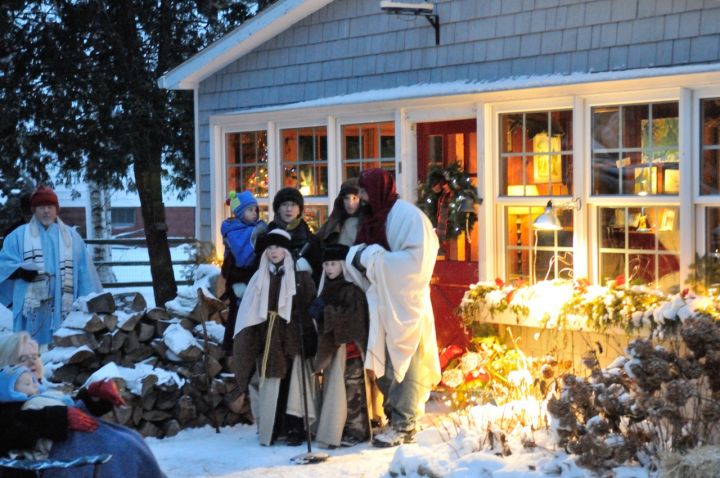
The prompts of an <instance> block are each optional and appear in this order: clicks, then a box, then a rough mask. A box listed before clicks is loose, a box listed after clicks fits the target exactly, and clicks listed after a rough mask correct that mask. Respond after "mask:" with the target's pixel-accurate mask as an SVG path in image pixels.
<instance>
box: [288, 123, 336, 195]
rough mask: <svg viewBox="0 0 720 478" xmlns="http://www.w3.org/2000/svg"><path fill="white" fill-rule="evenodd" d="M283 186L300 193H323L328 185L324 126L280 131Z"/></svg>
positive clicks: (325, 193)
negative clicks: (297, 190)
mask: <svg viewBox="0 0 720 478" xmlns="http://www.w3.org/2000/svg"><path fill="white" fill-rule="evenodd" d="M281 138H282V168H283V187H293V188H297V189H299V190H300V192H301V193H302V195H303V196H305V197H307V196H326V195H327V186H328V174H327V171H328V152H327V130H326V128H325V127H315V128H297V129H285V130H282V131H281Z"/></svg>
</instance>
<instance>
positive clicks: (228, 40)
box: [157, 0, 332, 90]
mask: <svg viewBox="0 0 720 478" xmlns="http://www.w3.org/2000/svg"><path fill="white" fill-rule="evenodd" d="M331 1H332V0H284V1H280V2H278V3H276V4H274V5H273V6H271V7H270V8H268V9H267V10H264V11H263V12H261V13H260V14H258V15H257V16H256V17H254V18H252V19H250V20H248V21H247V22H245V23H243V24H242V25H240V26H239V27H238V28H236V29H235V30H233V31H232V32H230V33H228V34H227V35H225V36H224V37H222V38H221V39H220V40H218V41H216V42H214V43H212V44H210V45H209V46H207V47H206V48H205V49H203V50H201V51H200V52H199V53H197V54H195V55H194V56H192V57H190V58H189V59H188V60H186V61H185V62H183V63H182V64H180V65H179V66H177V67H175V68H173V69H172V70H170V71H168V72H167V73H165V74H164V75H163V76H161V77H160V78H159V79H158V81H157V82H158V86H160V88H166V89H168V90H192V89H194V88H195V87H197V85H198V83H200V82H201V81H202V80H204V79H205V78H207V77H208V76H210V75H212V74H213V73H215V72H216V71H218V70H220V69H222V68H224V67H226V66H227V65H229V64H230V63H232V62H233V61H235V60H237V59H238V58H240V57H242V56H244V55H246V54H247V53H249V52H251V51H252V50H254V49H255V48H257V47H258V46H260V45H262V44H263V43H265V42H266V41H268V40H270V39H271V38H273V37H275V36H277V35H278V34H280V33H282V32H283V31H285V30H287V29H288V28H290V27H291V26H293V25H294V24H295V23H297V22H299V21H300V20H302V19H303V18H305V17H307V16H308V15H311V14H313V13H315V12H316V11H318V10H319V9H321V8H322V7H324V6H325V5H327V4H328V3H330V2H331Z"/></svg>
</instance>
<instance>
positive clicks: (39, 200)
mask: <svg viewBox="0 0 720 478" xmlns="http://www.w3.org/2000/svg"><path fill="white" fill-rule="evenodd" d="M38 206H55V207H56V208H58V209H60V202H59V201H58V197H57V194H55V191H53V190H52V189H50V188H49V187H47V186H43V185H40V186H38V188H37V189H36V190H35V192H34V193H33V194H32V196H30V207H38Z"/></svg>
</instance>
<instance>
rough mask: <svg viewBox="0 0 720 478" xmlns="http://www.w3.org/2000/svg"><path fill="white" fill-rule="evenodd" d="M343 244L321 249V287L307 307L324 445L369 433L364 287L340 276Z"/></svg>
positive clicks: (359, 438) (350, 442)
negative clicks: (314, 330) (319, 380)
mask: <svg viewBox="0 0 720 478" xmlns="http://www.w3.org/2000/svg"><path fill="white" fill-rule="evenodd" d="M347 253H348V247H347V246H344V245H342V244H331V245H328V246H326V247H325V248H324V249H323V270H324V272H323V277H322V279H320V292H319V295H318V297H317V298H316V299H315V300H314V301H313V303H312V305H311V307H310V316H311V317H313V318H314V319H315V320H316V321H317V324H318V330H319V331H320V333H319V338H318V351H317V355H316V357H315V369H314V371H315V372H316V373H319V372H321V371H322V372H323V402H322V409H321V411H320V421H319V423H318V431H317V441H318V442H319V443H320V444H322V445H325V446H328V447H337V446H341V445H342V446H352V445H355V444H356V443H359V442H361V441H365V440H367V439H369V438H370V418H369V414H368V400H367V398H368V397H367V393H368V384H367V383H366V380H365V378H366V377H365V367H364V366H363V361H364V359H365V349H366V348H367V338H368V320H369V314H368V304H367V299H366V298H365V292H363V290H362V289H361V288H360V287H358V286H357V285H355V284H353V283H352V282H349V279H348V278H347V277H346V276H345V273H344V272H345V256H346V255H347Z"/></svg>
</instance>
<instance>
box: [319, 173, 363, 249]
mask: <svg viewBox="0 0 720 478" xmlns="http://www.w3.org/2000/svg"><path fill="white" fill-rule="evenodd" d="M359 193H360V187H359V186H358V179H357V178H351V179H348V180H347V181H345V182H344V183H342V186H340V193H338V195H337V197H336V198H335V202H334V203H333V209H332V212H331V213H330V217H329V218H328V220H327V221H326V222H325V224H323V225H322V227H321V228H320V229H318V232H317V234H316V235H317V237H318V239H320V241H321V242H322V244H323V245H326V244H344V245H346V246H352V245H353V244H355V236H357V232H358V230H359V228H360V224H361V223H362V218H363V215H364V212H365V206H364V205H363V204H362V203H361V201H360V196H359Z"/></svg>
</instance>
